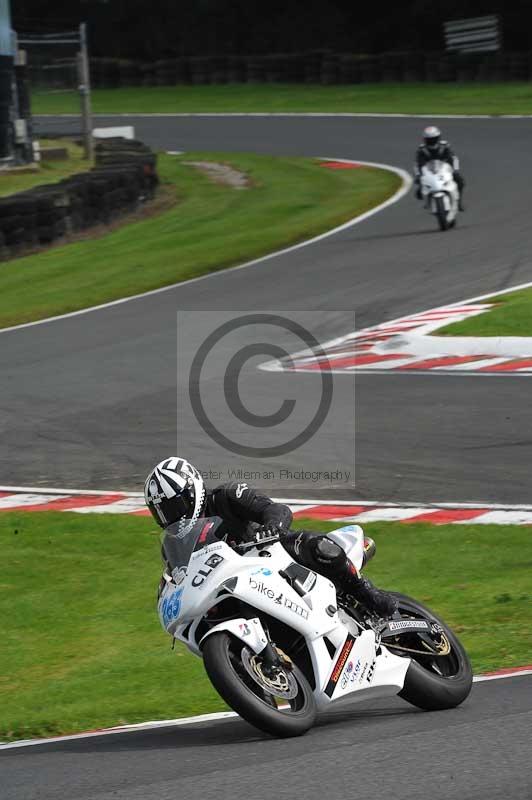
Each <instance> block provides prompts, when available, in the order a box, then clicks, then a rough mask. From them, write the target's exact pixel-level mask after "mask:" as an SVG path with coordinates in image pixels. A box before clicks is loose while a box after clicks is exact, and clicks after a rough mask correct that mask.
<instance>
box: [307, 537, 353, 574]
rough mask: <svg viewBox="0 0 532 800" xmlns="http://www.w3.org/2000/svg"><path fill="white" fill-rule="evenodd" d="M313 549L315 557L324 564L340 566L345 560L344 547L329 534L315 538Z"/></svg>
mask: <svg viewBox="0 0 532 800" xmlns="http://www.w3.org/2000/svg"><path fill="white" fill-rule="evenodd" d="M312 549H313V551H314V552H313V555H314V557H315V558H316V560H317V561H320V562H321V563H322V564H329V565H330V566H332V567H335V566H340V565H341V564H343V563H344V561H345V553H344V551H343V550H342V548H341V547H340V546H339V545H337V544H336V542H333V540H332V539H329V538H328V537H327V536H320V537H319V538H316V539H314V541H313V542H312Z"/></svg>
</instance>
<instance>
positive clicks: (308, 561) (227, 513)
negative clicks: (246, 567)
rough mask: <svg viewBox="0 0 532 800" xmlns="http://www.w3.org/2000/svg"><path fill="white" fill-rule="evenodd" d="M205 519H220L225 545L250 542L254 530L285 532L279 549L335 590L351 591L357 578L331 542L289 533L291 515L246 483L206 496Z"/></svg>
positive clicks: (304, 533) (311, 533) (227, 485)
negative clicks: (284, 550)
mask: <svg viewBox="0 0 532 800" xmlns="http://www.w3.org/2000/svg"><path fill="white" fill-rule="evenodd" d="M204 514H205V516H207V517H208V516H217V517H221V518H222V519H223V521H224V524H223V525H221V526H220V527H219V528H218V531H217V534H218V535H219V536H220V538H222V537H224V536H227V539H228V542H229V543H231V542H234V543H238V542H240V541H251V539H252V538H253V535H254V531H255V530H256V529H257V527H258V526H268V527H271V528H272V529H275V528H276V529H280V530H281V531H286V533H285V534H284V535H283V536H282V544H283V547H284V548H285V549H286V550H287V551H288V552H289V553H290V555H291V556H292V558H293V559H294V560H295V561H297V562H298V563H300V564H302V565H303V566H305V567H308V568H309V569H311V570H313V571H314V572H319V573H320V574H321V575H324V576H325V577H326V578H329V580H331V581H332V582H333V583H334V584H335V585H336V586H337V587H339V588H340V589H344V590H345V591H348V592H349V591H354V590H355V588H356V587H354V586H353V582H354V581H357V580H358V578H359V575H358V571H357V569H356V567H355V566H354V564H352V562H351V561H350V560H349V558H348V557H347V556H346V554H345V552H344V550H342V548H341V547H340V546H339V545H338V544H336V542H334V541H333V540H332V539H329V538H328V537H327V536H325V535H324V534H321V533H316V532H314V531H289V527H290V525H291V523H292V512H291V511H290V509H289V508H288V506H286V505H284V504H283V503H275V502H274V501H273V500H271V499H270V498H269V497H266V496H265V495H263V494H260V493H259V492H258V491H257V490H256V489H254V488H253V487H251V486H248V484H247V483H237V482H236V481H235V482H231V483H224V484H222V485H221V486H218V487H217V488H216V489H214V490H213V491H211V492H208V494H207V504H206V509H205V512H204Z"/></svg>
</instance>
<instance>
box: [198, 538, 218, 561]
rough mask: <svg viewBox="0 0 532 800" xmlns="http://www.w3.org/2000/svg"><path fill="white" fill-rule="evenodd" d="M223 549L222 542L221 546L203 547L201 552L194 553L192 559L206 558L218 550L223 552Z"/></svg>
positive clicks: (210, 545)
mask: <svg viewBox="0 0 532 800" xmlns="http://www.w3.org/2000/svg"><path fill="white" fill-rule="evenodd" d="M222 547H223V544H222V542H220V544H209V545H207V547H202V548H201V550H198V551H196V552H195V553H192V559H196V558H204V557H205V556H206V555H208V554H209V553H215V552H216V551H217V550H221V549H222Z"/></svg>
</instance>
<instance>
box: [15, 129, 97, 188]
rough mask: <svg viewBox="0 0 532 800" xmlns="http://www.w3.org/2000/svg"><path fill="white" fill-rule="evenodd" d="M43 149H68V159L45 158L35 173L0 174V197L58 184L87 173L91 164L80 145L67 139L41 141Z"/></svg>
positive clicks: (16, 171)
mask: <svg viewBox="0 0 532 800" xmlns="http://www.w3.org/2000/svg"><path fill="white" fill-rule="evenodd" d="M41 145H42V146H43V147H66V148H67V150H68V159H66V160H63V161H47V160H46V156H44V158H43V160H42V161H41V165H40V168H39V169H36V170H35V171H28V172H23V171H18V170H15V171H9V170H5V171H3V172H0V197H5V196H6V195H9V194H14V193H15V192H24V191H26V189H32V188H33V187H34V186H42V185H43V184H45V183H57V182H58V181H60V180H62V179H63V178H68V177H69V175H73V174H74V173H76V172H86V171H87V170H89V169H90V167H91V164H90V163H89V162H88V161H87V160H86V159H85V158H84V157H83V150H82V148H81V147H79V145H77V144H75V143H74V142H70V141H67V140H65V139H60V140H52V139H41Z"/></svg>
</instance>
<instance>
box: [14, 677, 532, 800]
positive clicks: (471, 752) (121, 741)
mask: <svg viewBox="0 0 532 800" xmlns="http://www.w3.org/2000/svg"><path fill="white" fill-rule="evenodd" d="M531 685H532V676H522V677H516V678H507V679H504V680H496V681H489V682H487V683H476V684H474V685H473V690H472V693H471V695H470V697H469V698H468V699H467V700H466V702H465V703H464V704H463V705H462V706H459V707H458V708H456V709H453V710H451V711H435V712H424V711H419V710H418V709H416V708H414V707H413V706H409V705H408V704H407V703H405V702H404V701H403V700H401V699H400V698H395V697H394V698H390V699H387V700H380V701H378V702H377V701H374V702H373V703H368V702H365V703H361V704H350V703H348V702H347V701H346V702H345V703H339V704H338V705H336V706H333V707H332V708H331V709H330V710H329V711H328V712H327V713H325V714H323V715H322V716H321V717H320V718H319V720H318V724H317V725H316V726H315V727H314V728H313V729H312V730H310V731H309V732H308V733H307V734H306V735H305V736H303V737H300V738H297V739H282V740H279V739H277V740H275V739H271V738H270V737H268V736H264V735H261V734H260V733H259V732H257V731H256V730H254V729H253V728H252V727H250V726H249V725H248V724H247V723H245V722H243V721H242V720H240V719H226V720H220V721H215V722H212V721H211V722H208V723H205V722H203V723H200V724H192V725H186V726H183V727H176V728H165V729H160V730H152V731H145V732H133V733H126V734H118V735H113V736H102V737H96V738H90V739H81V740H77V741H67V742H63V743H56V744H48V745H37V746H33V747H24V748H21V749H17V750H5V751H3V752H0V770H1V774H2V780H1V783H0V798H2V800H71V799H72V798H73V797H75V798H76V799H77V800H152V798H153V800H155V798H157V800H174V798H176V797H179V798H185V797H186V798H190V800H196V799H197V800H211V798H212V800H220V799H221V798H224V800H225V798H230V797H233V796H234V797H255V798H259V799H260V800H263V799H264V800H266V798H268V799H269V798H272V797H281V798H293V797H305V798H307V800H322V798H323V797H327V798H330V800H344V798H345V799H346V800H347V799H349V800H351V798H357V797H360V798H375V800H381V799H382V800H386V798H394V800H425V798H427V797H430V798H432V800H464V798H467V799H468V800H503V798H504V799H505V800H530V797H531V791H532V762H531V760H530V730H531V725H532V692H531V691H530V687H531ZM170 708H171V703H170V704H169V710H170Z"/></svg>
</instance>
